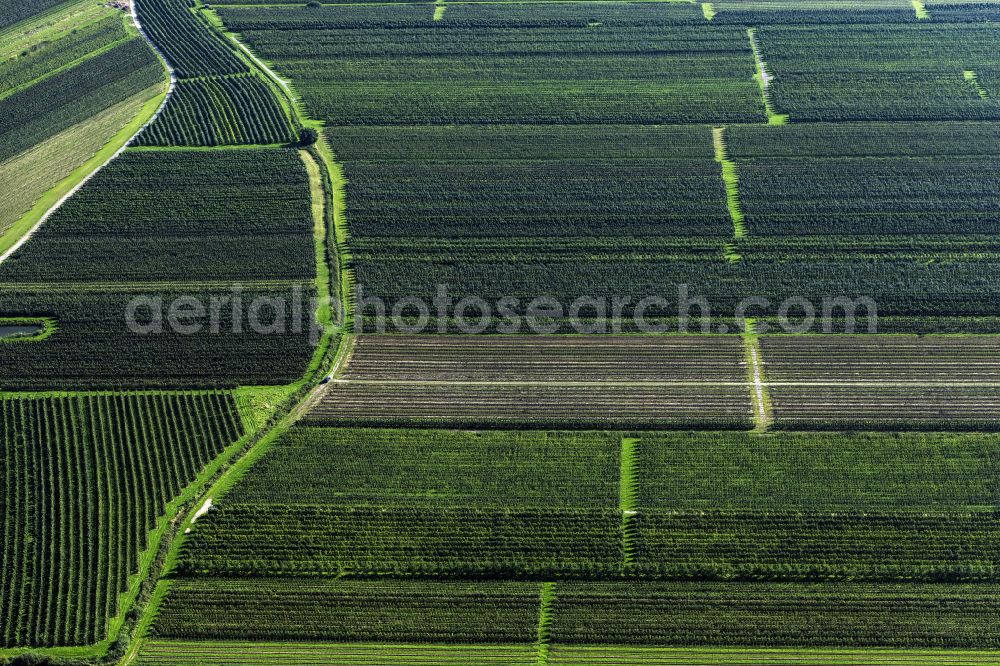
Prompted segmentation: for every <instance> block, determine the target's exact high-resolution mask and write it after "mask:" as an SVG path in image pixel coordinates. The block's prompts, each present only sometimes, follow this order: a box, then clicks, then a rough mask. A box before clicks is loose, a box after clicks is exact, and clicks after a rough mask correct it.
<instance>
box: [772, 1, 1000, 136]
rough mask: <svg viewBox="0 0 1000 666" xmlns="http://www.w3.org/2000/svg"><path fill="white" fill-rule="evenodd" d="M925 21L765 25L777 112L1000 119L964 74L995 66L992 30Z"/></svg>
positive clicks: (822, 117)
mask: <svg viewBox="0 0 1000 666" xmlns="http://www.w3.org/2000/svg"><path fill="white" fill-rule="evenodd" d="M920 23H921V24H922V25H906V24H902V23H899V24H897V23H890V24H886V25H881V26H877V27H874V26H872V25H870V24H860V25H851V24H848V23H843V24H839V25H827V26H824V27H823V29H822V30H815V29H812V28H811V27H804V26H796V25H780V26H779V25H769V26H767V27H762V28H760V29H759V30H758V31H757V39H758V41H759V43H760V45H761V48H762V49H763V51H764V53H765V55H766V59H767V62H768V67H769V68H770V73H771V74H773V75H774V81H773V82H772V83H771V86H770V92H771V95H772V97H773V100H774V105H775V107H776V108H777V109H778V110H780V111H781V112H784V113H788V114H789V115H790V116H791V118H792V119H793V120H794V121H796V122H799V121H806V120H819V121H839V120H852V121H853V120H981V119H992V120H995V119H998V118H1000V106H998V104H997V102H996V101H995V100H992V99H986V100H984V99H982V98H980V96H979V95H978V94H977V93H976V91H975V90H974V89H973V88H972V86H970V85H968V83H967V82H966V81H965V78H964V75H963V72H964V71H965V70H967V69H977V67H969V66H968V65H969V63H976V64H977V65H980V64H981V65H982V66H984V67H985V66H990V67H995V66H996V64H997V62H998V56H997V53H996V50H995V49H994V48H993V47H994V44H995V35H994V33H993V29H992V28H991V27H990V26H989V25H980V24H972V23H967V24H959V23H955V24H940V25H939V24H937V23H933V24H927V23H926V22H925V21H920Z"/></svg>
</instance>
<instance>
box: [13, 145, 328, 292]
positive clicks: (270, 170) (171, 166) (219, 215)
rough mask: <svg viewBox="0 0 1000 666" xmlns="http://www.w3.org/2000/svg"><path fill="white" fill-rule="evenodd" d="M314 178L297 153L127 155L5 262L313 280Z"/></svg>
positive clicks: (19, 273) (30, 272) (98, 273)
mask: <svg viewBox="0 0 1000 666" xmlns="http://www.w3.org/2000/svg"><path fill="white" fill-rule="evenodd" d="M312 226H313V225H312V216H311V203H310V192H309V181H308V176H307V174H306V170H305V167H304V165H303V163H302V160H301V159H300V157H299V155H298V153H297V152H295V151H292V150H253V151H242V150H241V151H218V152H211V151H184V152H169V153H163V152H144V151H138V152H131V151H130V152H128V153H126V154H125V155H123V156H122V157H120V158H118V159H117V160H115V161H114V162H113V163H112V164H110V165H108V167H107V168H105V169H103V170H101V172H100V173H98V174H97V176H96V177H95V178H94V179H93V180H92V181H91V182H89V183H88V184H87V186H86V187H84V188H83V189H82V190H81V191H80V192H79V193H78V194H77V195H76V196H74V197H73V199H72V200H70V201H69V202H67V203H66V204H65V205H64V206H63V207H62V208H60V209H59V211H58V212H57V213H56V214H55V215H53V216H52V218H51V219H50V220H48V221H47V222H46V224H45V225H44V226H43V227H42V228H41V229H39V231H38V233H37V234H36V235H35V237H34V238H33V239H32V242H31V243H30V244H29V245H27V246H25V247H24V248H23V249H22V250H21V251H20V252H18V253H17V254H16V255H15V256H13V257H12V258H11V259H10V260H9V261H8V262H5V263H4V265H3V267H2V268H0V280H4V281H7V282H11V281H14V280H15V279H16V280H18V281H21V282H33V283H54V282H90V281H93V282H160V281H162V282H168V281H171V280H173V281H184V282H198V281H203V282H210V281H215V282H222V283H231V282H236V281H241V280H299V281H303V282H305V281H308V280H310V279H312V278H313V277H314V275H315V271H316V268H315V260H314V258H313V256H312V251H311V249H312Z"/></svg>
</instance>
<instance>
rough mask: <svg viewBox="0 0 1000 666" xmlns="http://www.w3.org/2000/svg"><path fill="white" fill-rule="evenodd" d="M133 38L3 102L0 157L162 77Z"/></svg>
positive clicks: (151, 57) (144, 46) (153, 58)
mask: <svg viewBox="0 0 1000 666" xmlns="http://www.w3.org/2000/svg"><path fill="white" fill-rule="evenodd" d="M163 78H164V73H163V67H162V66H161V65H160V62H159V61H158V60H157V58H156V55H155V54H154V53H153V51H152V50H151V49H150V48H149V46H148V45H147V44H146V42H145V41H143V40H142V39H140V38H138V37H137V38H135V39H132V40H129V41H127V42H124V43H123V44H121V45H119V46H116V47H114V48H112V49H110V50H108V51H106V52H104V53H102V54H100V55H98V56H95V57H93V58H90V59H88V60H85V61H84V62H82V63H81V64H79V65H77V66H76V67H73V68H71V69H68V70H65V71H62V72H60V73H58V74H55V75H54V76H51V77H49V78H47V79H45V80H44V81H41V82H40V83H37V84H35V85H33V86H30V87H28V88H25V89H24V90H21V91H18V92H17V93H14V94H13V95H11V96H10V97H6V98H4V99H3V100H2V101H0V162H2V161H5V160H6V159H8V158H10V157H13V156H14V155H16V154H18V153H20V152H22V151H24V150H27V149H28V148H30V147H31V146H33V145H35V144H37V143H39V142H40V141H43V140H45V139H47V138H49V137H51V136H52V135H53V134H57V133H59V132H61V131H63V130H65V129H68V128H69V127H72V126H73V125H75V124H77V123H79V122H82V121H84V120H87V119H88V118H91V117H93V116H95V115H97V114H99V113H100V112H102V111H104V110H105V109H107V108H109V107H111V106H114V105H115V104H117V103H119V102H121V101H123V100H125V99H128V98H129V97H132V96H133V95H136V94H137V93H140V92H142V91H143V90H145V89H147V88H149V87H150V86H153V85H156V84H157V83H158V82H161V81H163Z"/></svg>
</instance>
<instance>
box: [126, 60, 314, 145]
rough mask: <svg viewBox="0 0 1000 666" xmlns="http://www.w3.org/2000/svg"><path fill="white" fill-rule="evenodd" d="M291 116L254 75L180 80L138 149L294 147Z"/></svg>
mask: <svg viewBox="0 0 1000 666" xmlns="http://www.w3.org/2000/svg"><path fill="white" fill-rule="evenodd" d="M296 138H297V137H296V136H295V134H294V132H293V131H292V127H291V124H290V122H289V120H288V116H287V115H286V114H285V111H284V109H283V108H282V106H281V104H280V103H279V102H278V100H277V99H276V98H275V96H274V93H273V92H272V91H271V90H270V88H268V86H267V84H266V83H264V81H263V80H262V79H260V78H258V77H256V76H253V75H250V74H248V75H246V76H236V77H229V78H218V79H192V80H184V81H181V82H180V84H179V85H178V86H177V89H176V90H175V91H174V95H173V96H172V97H171V98H170V102H169V103H168V104H167V107H166V109H164V111H163V114H162V115H161V116H160V117H159V118H158V119H157V121H156V122H155V123H153V124H152V125H151V126H150V127H149V128H148V129H146V131H144V132H143V133H142V134H140V135H139V137H138V140H137V141H136V145H139V146H231V145H240V144H251V145H266V144H277V143H284V144H289V143H293V142H294V141H295V139H296Z"/></svg>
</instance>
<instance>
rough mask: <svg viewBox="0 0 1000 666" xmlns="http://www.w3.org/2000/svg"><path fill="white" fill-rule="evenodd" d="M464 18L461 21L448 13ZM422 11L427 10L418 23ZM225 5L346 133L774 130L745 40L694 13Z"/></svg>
mask: <svg viewBox="0 0 1000 666" xmlns="http://www.w3.org/2000/svg"><path fill="white" fill-rule="evenodd" d="M452 9H454V12H451V10H452ZM420 12H423V14H421V13H420ZM449 12H450V13H449V14H448V20H446V21H439V22H435V21H433V20H432V14H431V12H428V11H427V8H426V7H420V6H409V7H394V6H385V7H371V6H358V7H354V6H351V7H322V8H302V9H299V10H287V9H257V8H250V9H242V8H223V9H222V10H221V12H220V15H221V16H222V18H223V20H224V21H225V22H226V24H227V26H229V27H230V28H231V29H233V30H236V31H239V32H240V33H241V34H243V36H244V37H245V38H246V39H247V41H248V42H249V43H250V45H251V46H252V47H253V48H255V49H256V50H257V51H258V52H259V53H260V54H261V55H263V56H264V57H266V58H267V59H269V60H270V61H273V62H274V63H275V64H276V65H277V66H278V67H279V69H280V70H281V71H282V72H283V73H284V74H285V75H287V76H289V77H290V78H292V79H293V80H295V81H296V84H297V87H298V89H299V91H300V92H301V93H302V94H303V98H304V101H305V104H306V106H307V107H308V109H309V110H310V112H311V114H312V115H313V116H314V117H317V118H323V119H326V120H328V121H329V122H331V123H337V124H340V125H372V124H377V125H394V124H421V125H423V124H431V125H433V124H496V123H542V124H556V125H558V124H578V123H587V122H591V123H615V124H625V123H639V124H661V123H690V122H705V123H711V122H720V123H721V122H763V121H764V120H765V117H764V108H763V102H762V99H761V95H760V92H759V90H758V88H757V86H756V84H755V83H754V81H753V73H754V65H753V56H752V53H751V51H750V43H749V40H748V39H747V36H746V34H745V31H743V30H742V29H740V28H739V27H736V26H728V27H720V28H714V27H712V26H709V25H707V23H705V22H704V20H703V18H702V19H700V20H699V21H691V22H689V21H688V20H687V19H686V18H685V19H683V20H681V21H676V20H675V17H676V16H681V17H689V18H690V17H691V16H694V15H696V14H698V13H699V12H698V10H697V9H696V8H694V7H669V8H664V7H650V6H642V5H629V6H615V5H612V4H606V5H596V6H595V7H589V6H585V5H579V4H575V3H574V4H567V5H545V6H530V7H528V6H518V5H483V6H480V5H462V6H456V7H454V8H449Z"/></svg>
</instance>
